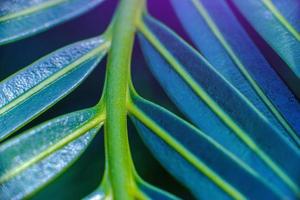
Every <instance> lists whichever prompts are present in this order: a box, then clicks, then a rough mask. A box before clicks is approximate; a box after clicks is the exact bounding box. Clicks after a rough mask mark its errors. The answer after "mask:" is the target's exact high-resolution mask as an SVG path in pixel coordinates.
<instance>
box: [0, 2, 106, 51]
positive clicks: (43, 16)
mask: <svg viewBox="0 0 300 200" xmlns="http://www.w3.org/2000/svg"><path fill="white" fill-rule="evenodd" d="M102 1H103V0H89V1H86V0H1V2H0V45H2V44H5V43H8V42H13V41H15V40H19V39H21V38H24V37H28V36H30V35H33V34H36V33H38V32H40V31H43V30H46V29H48V28H50V27H52V26H54V25H57V24H59V23H62V22H64V21H66V20H69V19H71V18H73V17H75V16H78V15H80V14H82V13H84V12H86V11H88V10H89V9H91V8H93V7H95V6H96V5H98V4H99V3H101V2H102Z"/></svg>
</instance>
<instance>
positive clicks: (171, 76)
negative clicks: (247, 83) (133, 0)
mask: <svg viewBox="0 0 300 200" xmlns="http://www.w3.org/2000/svg"><path fill="white" fill-rule="evenodd" d="M145 23H146V24H141V25H140V31H141V33H140V41H141V46H142V49H143V51H144V54H145V57H146V59H147V61H148V63H149V67H150V69H151V71H152V73H153V74H154V76H155V77H156V78H157V80H158V81H159V82H160V84H161V85H162V87H163V88H164V89H165V91H166V92H167V94H168V95H169V96H170V98H171V99H172V100H173V101H174V103H175V104H176V105H177V106H178V107H179V108H180V109H181V111H182V112H183V113H184V114H185V115H186V116H188V117H189V118H190V119H191V120H192V121H193V123H194V124H195V125H197V127H199V128H200V130H202V131H203V132H205V133H206V134H208V135H209V136H210V137H212V138H213V139H214V140H216V141H217V142H218V143H219V144H221V145H223V146H224V147H225V148H227V149H228V150H229V151H231V152H233V153H234V154H235V155H236V156H237V157H239V158H241V159H242V160H243V161H244V162H245V163H247V164H248V165H249V166H250V167H251V168H253V169H255V170H256V171H257V172H258V173H259V174H260V175H261V176H262V177H263V178H265V179H267V180H269V181H270V180H272V181H270V184H272V185H273V186H274V187H276V188H277V189H279V190H281V192H282V193H284V194H290V191H288V190H287V188H286V187H287V186H288V187H289V188H290V190H292V191H293V192H294V193H295V194H297V195H299V193H300V189H299V187H300V186H299V185H300V171H299V170H298V169H297V168H295V166H298V165H299V164H300V154H299V150H298V149H297V148H296V147H295V145H294V143H291V142H290V141H288V140H287V139H286V138H285V137H283V135H282V134H281V133H280V132H279V131H278V129H276V128H275V127H274V126H273V125H272V124H270V122H269V121H268V120H267V119H266V118H265V117H264V116H263V115H262V114H261V113H260V112H259V111H258V110H257V109H256V108H255V107H254V106H253V105H252V104H251V102H250V101H249V100H248V99H247V98H246V97H245V96H243V95H242V94H241V93H240V92H239V91H238V90H237V89H235V87H233V86H232V85H231V84H230V83H229V82H228V81H226V80H225V79H224V77H222V76H221V75H220V74H219V73H218V72H217V71H216V70H215V69H214V68H213V67H212V66H211V65H210V64H209V63H208V62H207V61H206V60H205V59H204V58H203V57H202V56H201V55H200V54H199V53H197V52H196V51H195V50H194V49H192V48H191V47H190V46H188V44H186V43H185V42H184V41H183V40H181V39H180V38H179V37H178V36H176V35H175V34H174V33H172V32H171V31H170V30H168V29H167V28H166V27H164V26H162V25H161V24H159V23H158V22H156V21H155V20H154V19H151V18H149V17H146V18H145ZM286 155H289V156H288V157H287V156H286ZM274 173H275V174H276V175H274ZM279 177H280V178H279ZM279 179H281V180H279Z"/></svg>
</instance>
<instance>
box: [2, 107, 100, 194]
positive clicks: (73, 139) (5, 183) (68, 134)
mask: <svg viewBox="0 0 300 200" xmlns="http://www.w3.org/2000/svg"><path fill="white" fill-rule="evenodd" d="M96 113H97V112H96V110H95V109H86V110H82V111H78V112H74V113H71V114H67V115H64V116H61V117H58V118H56V119H53V120H50V121H49V122H46V123H44V124H42V125H39V126H37V127H35V128H33V129H31V130H29V131H27V132H25V133H23V134H21V135H19V136H16V137H15V138H13V139H11V140H8V141H6V142H4V143H3V144H1V146H0V164H1V165H0V166H1V167H0V196H1V198H3V199H23V198H25V197H27V196H28V195H31V194H32V193H34V192H36V191H37V190H39V189H41V187H43V186H44V185H46V184H47V183H49V182H50V181H51V180H52V179H53V178H55V177H56V176H57V175H59V174H60V173H62V172H63V171H64V170H65V169H66V168H67V167H68V166H69V165H70V164H71V163H73V162H74V161H75V160H76V159H77V158H78V156H79V155H80V154H81V153H82V152H83V151H84V150H85V149H86V147H87V146H88V144H89V143H90V141H91V140H92V138H93V137H94V136H95V134H96V133H97V131H98V130H99V128H100V124H96V125H95V124H91V123H90V122H91V120H93V119H94V118H95V115H96Z"/></svg>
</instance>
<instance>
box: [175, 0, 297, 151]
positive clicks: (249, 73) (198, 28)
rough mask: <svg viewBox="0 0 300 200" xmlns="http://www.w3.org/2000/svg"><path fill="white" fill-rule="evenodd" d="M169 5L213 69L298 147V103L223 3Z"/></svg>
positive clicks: (203, 1)
mask: <svg viewBox="0 0 300 200" xmlns="http://www.w3.org/2000/svg"><path fill="white" fill-rule="evenodd" d="M251 2H252V1H251ZM245 3H246V2H245ZM172 4H173V5H174V8H175V10H176V13H177V14H178V17H179V19H180V20H181V22H182V25H183V26H184V27H185V29H186V30H187V32H188V34H189V35H190V36H191V38H192V40H193V41H194V43H195V45H196V46H197V48H198V49H199V50H200V51H201V53H202V54H203V55H204V56H205V58H206V59H207V60H208V61H209V62H210V63H211V64H212V66H213V67H214V69H215V70H217V71H218V72H219V73H221V74H222V75H223V76H224V77H225V78H226V79H227V80H228V81H229V82H230V83H231V84H232V85H234V86H235V87H236V88H237V89H238V90H239V91H240V92H241V93H242V94H244V95H245V97H247V99H249V100H250V101H251V102H252V103H253V105H255V106H256V108H257V109H258V110H260V111H261V112H262V114H264V115H265V117H266V118H268V120H269V121H270V122H271V123H272V124H273V125H274V126H276V128H278V129H281V131H282V132H283V133H285V134H290V135H291V137H292V138H293V139H294V140H295V141H296V143H297V144H298V146H299V147H300V138H299V134H300V103H299V101H298V100H297V98H296V97H295V96H294V94H293V93H292V92H291V91H290V90H289V88H288V87H287V86H286V85H285V83H284V82H283V81H282V80H281V78H280V77H279V76H278V75H277V73H276V71H275V70H274V69H273V68H272V67H271V65H270V64H269V63H268V62H267V61H266V59H265V58H264V56H263V55H262V54H261V52H260V51H259V50H258V49H257V47H256V46H255V45H254V43H253V42H252V41H251V39H250V38H249V36H248V35H247V33H246V32H245V30H244V29H243V28H242V26H241V25H240V24H239V22H238V21H237V19H236V17H235V16H234V15H233V13H232V11H231V10H230V9H229V7H228V6H227V5H226V3H225V1H221V2H219V1H210V0H201V1H199V0H191V1H180V0H172ZM250 10H251V9H250ZM255 13H256V10H255ZM284 71H286V70H284ZM295 84H296V83H295ZM299 84H300V82H299ZM296 85H297V84H296ZM284 129H285V130H284Z"/></svg>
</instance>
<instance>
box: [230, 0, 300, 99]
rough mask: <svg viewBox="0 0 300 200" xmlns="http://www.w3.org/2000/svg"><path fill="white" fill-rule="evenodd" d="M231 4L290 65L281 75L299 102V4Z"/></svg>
mask: <svg viewBox="0 0 300 200" xmlns="http://www.w3.org/2000/svg"><path fill="white" fill-rule="evenodd" d="M232 1H233V2H234V4H235V5H236V6H237V8H238V9H239V10H240V12H241V13H242V14H243V15H244V16H245V17H246V19H247V20H248V21H249V22H250V24H251V25H252V26H253V27H254V28H255V30H256V31H257V32H258V33H259V34H260V35H261V36H262V37H263V38H264V40H265V41H266V42H267V43H268V44H269V45H270V46H271V47H272V48H273V49H274V50H275V51H276V52H277V54H278V55H279V56H280V57H281V58H282V59H283V60H284V62H285V63H286V64H287V66H288V67H285V68H284V69H282V70H280V71H278V72H279V73H280V75H281V76H282V77H283V78H284V79H285V81H286V82H287V83H289V85H290V87H291V88H293V89H294V91H296V92H297V95H298V98H300V89H299V84H300V56H299V55H300V32H299V31H300V25H299V21H300V14H299V13H300V2H299V1H297V0H294V1H291V0H286V1H280V0H275V1H274V2H273V1H271V0H253V1H240V0H232ZM283 5H284V7H283ZM253 11H255V12H253ZM291 80H293V82H292V81H291Z"/></svg>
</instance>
